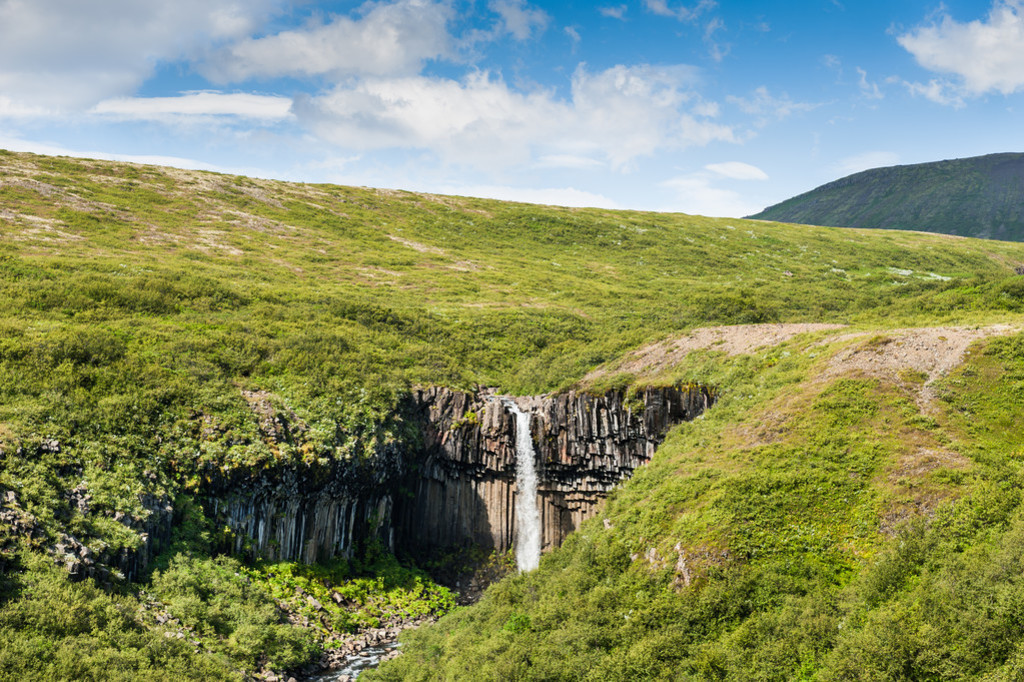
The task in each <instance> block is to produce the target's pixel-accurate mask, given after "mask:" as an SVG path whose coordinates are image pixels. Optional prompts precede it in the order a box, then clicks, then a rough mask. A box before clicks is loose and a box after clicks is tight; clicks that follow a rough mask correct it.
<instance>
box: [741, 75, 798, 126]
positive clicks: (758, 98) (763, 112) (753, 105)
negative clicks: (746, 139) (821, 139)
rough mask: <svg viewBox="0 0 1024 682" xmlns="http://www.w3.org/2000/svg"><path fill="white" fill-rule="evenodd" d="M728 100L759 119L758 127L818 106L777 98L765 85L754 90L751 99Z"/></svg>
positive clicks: (786, 97)
mask: <svg viewBox="0 0 1024 682" xmlns="http://www.w3.org/2000/svg"><path fill="white" fill-rule="evenodd" d="M726 99H727V100H728V101H729V102H731V103H732V104H735V105H736V106H738V107H739V108H740V111H742V112H743V113H745V114H750V115H751V116H755V117H757V120H756V125H758V126H759V127H763V126H765V125H767V124H768V122H769V121H770V120H771V119H773V118H774V119H779V120H781V119H784V118H788V117H790V116H792V115H793V114H795V113H798V112H804V111H811V110H812V109H815V108H817V106H818V105H817V104H811V103H808V102H794V101H793V100H791V99H790V98H789V96H788V95H786V94H783V95H782V96H780V97H776V96H775V95H772V94H771V93H770V92H769V91H768V88H766V87H764V86H763V85H762V86H761V87H759V88H757V89H756V90H754V93H753V95H752V96H751V97H736V96H732V95H730V96H729V97H726Z"/></svg>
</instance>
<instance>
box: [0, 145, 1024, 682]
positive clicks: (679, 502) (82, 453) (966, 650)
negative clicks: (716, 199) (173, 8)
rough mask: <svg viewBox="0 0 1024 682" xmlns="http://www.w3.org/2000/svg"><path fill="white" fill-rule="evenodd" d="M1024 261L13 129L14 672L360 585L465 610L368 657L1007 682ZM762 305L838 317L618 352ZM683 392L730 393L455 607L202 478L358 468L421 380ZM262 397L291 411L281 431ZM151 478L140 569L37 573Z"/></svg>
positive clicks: (4, 582) (178, 662) (200, 668)
mask: <svg viewBox="0 0 1024 682" xmlns="http://www.w3.org/2000/svg"><path fill="white" fill-rule="evenodd" d="M1021 264H1024V244H1015V243H1004V242H995V241H981V240H971V239H964V238H956V237H948V236H943V235H931V234H923V233H911V232H897V231H871V230H852V229H835V228H831V229H830V228H820V227H808V226H800V225H787V224H781V223H771V222H763V221H750V220H739V219H716V218H704V217H699V216H689V215H682V214H657V213H642V212H626V211H610V210H603V209H602V210H599V209H568V208H558V207H548V206H534V205H526V204H514V203H506V202H499V201H493V200H483V199H471V198H459V197H442V196H432V195H425V194H415V193H409V192H402V191H393V190H375V189H367V188H353V187H340V186H331V185H306V184H295V183H284V182H276V181H269V180H260V179H252V178H245V177H238V176H227V175H218V174H213V173H205V172H196V171H181V170H173V169H168V168H158V167H147V166H137V165H129V164H122V163H114V162H100V161H86V160H74V159H66V158H50V157H42V156H34V155H29V154H15V153H10V152H0V502H2V503H3V510H2V511H3V512H4V513H5V514H7V517H5V518H8V517H9V518H14V516H15V515H16V516H17V517H18V518H19V519H21V521H22V522H23V523H22V525H21V526H20V528H21V530H19V529H18V528H19V526H17V524H15V525H11V524H7V525H4V526H0V642H2V643H3V646H0V679H12V680H13V679H19V680H20V679H68V680H71V679H75V680H78V679H104V680H113V679H145V680H159V679H175V678H180V677H181V676H183V675H189V676H192V677H193V678H196V679H244V678H246V677H247V676H251V675H252V674H254V673H256V672H258V671H260V670H262V669H269V668H272V669H274V670H275V671H282V670H297V669H298V668H300V667H302V665H304V664H305V663H307V662H309V661H312V660H315V659H316V658H317V656H318V655H319V652H320V650H321V649H322V647H323V646H325V645H329V642H328V640H327V639H325V636H324V633H323V632H318V631H317V630H316V628H295V627H293V626H292V625H290V624H288V622H287V619H286V618H285V616H284V612H283V611H282V609H281V608H280V606H279V603H281V602H282V600H285V599H286V597H287V595H288V594H289V593H294V591H295V589H296V588H298V587H301V588H302V589H303V590H304V591H305V592H308V593H310V594H314V595H318V596H319V597H320V601H324V600H325V598H324V596H325V595H326V594H327V592H324V590H328V589H336V590H338V591H340V592H343V593H344V594H345V595H346V599H347V600H348V601H350V602H351V604H352V606H351V608H349V609H348V610H341V609H332V610H331V611H330V613H329V618H330V620H331V623H330V624H329V625H330V626H331V627H332V628H334V629H335V630H336V631H346V630H354V629H355V628H357V627H365V626H368V625H371V626H372V625H373V624H374V623H379V622H381V621H382V620H384V619H386V618H387V617H388V616H389V614H392V613H398V612H405V613H414V614H423V615H427V614H435V615H440V614H442V613H448V615H447V616H445V617H444V618H442V619H441V620H440V621H439V623H437V624H436V625H434V626H429V627H424V628H421V629H419V630H417V631H415V632H411V633H409V634H408V635H407V636H406V639H405V644H404V645H403V651H404V652H405V653H403V655H402V656H400V657H399V658H398V659H396V660H395V661H393V662H391V663H389V664H386V665H385V666H383V667H382V668H380V669H379V670H377V671H375V672H373V673H367V675H366V679H368V680H371V679H373V680H398V679H424V680H426V679H445V680H613V679H622V680H627V679H652V680H653V679H664V680H691V679H692V680H704V679H722V680H725V679H729V680H751V679H764V680H768V679H773V680H774V679H779V680H792V679H805V680H861V679H864V680H867V679H871V680H904V679H905V680H911V679H913V680H918V679H922V680H923V679H928V680H940V679H941V680H945V679H950V680H953V679H985V680H1004V679H1005V680H1011V679H1019V676H1020V675H1021V674H1024V635H1022V633H1024V585H1022V584H1021V576H1022V575H1024V570H1022V569H1024V514H1022V512H1024V508H1022V507H1021V504H1022V502H1024V500H1022V496H1021V484H1022V483H1024V478H1022V471H1021V462H1022V460H1024V437H1022V436H1024V433H1022V429H1021V427H1020V426H1019V424H1020V415H1021V410H1022V407H1021V406H1022V405H1024V333H1022V330H1024V276H1020V275H1017V274H1015V268H1016V267H1018V266H1020V265H1021ZM781 323H786V324H788V323H828V324H832V325H842V327H836V328H832V329H829V330H818V331H809V332H807V333H801V334H797V335H795V336H792V337H790V338H787V339H785V340H783V341H781V342H779V343H774V344H771V345H767V346H761V347H752V348H746V349H743V350H741V351H740V352H727V351H726V350H725V349H723V348H719V347H716V346H715V345H710V346H707V347H703V348H699V349H695V350H693V351H691V352H689V353H687V354H680V355H678V356H672V357H671V358H670V361H666V362H660V363H653V364H649V365H647V366H638V363H635V362H630V360H631V358H635V355H631V352H633V351H636V350H637V349H642V348H645V347H650V345H651V344H656V343H658V342H671V341H672V340H673V339H676V338H682V337H685V336H686V335H687V334H688V333H690V332H691V331H693V330H695V329H697V328H702V327H709V326H718V325H755V324H756V325H768V324H781ZM921 329H930V330H932V331H930V332H928V333H927V334H924V333H923V332H919V331H914V330H921ZM958 341H963V345H964V347H965V348H966V349H967V350H966V352H965V353H964V354H963V355H962V356H961V355H960V353H959V351H956V352H954V351H955V349H956V348H957V347H958V346H957V345H956V344H957V342H958ZM914 343H918V344H925V345H927V344H928V343H930V344H932V346H930V347H931V348H932V349H933V351H934V352H933V353H932V354H933V355H936V354H938V353H940V351H943V352H945V353H946V355H948V356H949V358H951V360H950V364H949V366H948V367H946V366H941V367H940V366H935V367H933V366H932V365H927V363H926V366H923V368H922V365H921V364H920V361H917V360H915V358H918V359H919V358H920V357H924V358H926V359H927V358H928V357H931V356H929V351H928V350H927V349H925V350H920V349H919V350H918V351H914V352H916V353H917V355H913V353H911V351H912V350H913V349H912V348H911V346H912V345H913V344H914ZM922 348H923V346H922ZM951 348H952V349H953V350H950V349H951ZM911 355H913V357H911ZM904 356H906V357H904ZM915 363H916V364H915ZM598 368H601V371H600V372H594V370H595V369H598ZM689 381H696V382H701V383H704V384H710V385H713V386H715V387H716V388H717V389H718V391H719V394H720V400H719V402H718V404H716V405H715V406H714V407H713V408H712V409H711V410H709V411H708V412H707V413H706V414H705V415H704V417H703V418H701V419H699V420H697V421H694V422H691V423H687V424H683V425H681V426H679V427H676V428H675V429H674V430H673V431H672V432H671V433H670V434H669V436H668V439H667V440H666V442H665V443H664V444H663V445H662V446H661V448H660V449H659V450H658V453H657V455H656V456H655V457H654V459H653V460H652V461H651V463H650V464H649V465H647V466H646V467H644V468H642V469H640V470H638V472H637V474H636V475H635V476H634V478H633V479H632V480H630V481H629V482H627V483H626V484H624V485H623V486H621V487H620V488H619V489H618V490H617V491H615V493H614V494H613V495H612V497H611V498H610V499H609V500H608V502H607V504H606V506H605V508H604V510H603V512H602V515H601V517H600V518H598V519H594V520H593V521H592V522H590V523H588V524H587V525H585V526H584V527H583V529H582V530H581V531H579V532H577V533H576V534H574V535H573V536H571V537H570V539H569V540H568V542H567V543H566V545H565V546H563V547H562V548H560V549H559V550H556V551H554V552H551V553H550V554H548V555H546V556H545V557H544V558H543V560H542V563H541V567H540V569H538V570H537V571H536V572H533V573H530V574H525V575H515V576H510V577H508V578H506V579H504V580H502V581H500V582H498V583H496V584H494V585H493V586H491V587H490V588H489V589H488V591H487V592H486V593H485V595H484V597H483V599H482V600H481V601H480V602H479V603H478V604H476V605H474V606H471V607H459V608H453V606H454V601H453V598H452V595H451V593H449V592H448V591H447V590H446V589H445V588H443V587H440V586H438V585H437V584H435V583H434V582H433V581H432V580H431V579H430V577H429V576H428V575H427V573H425V572H424V571H423V570H422V569H423V567H417V566H415V565H413V564H411V563H409V562H407V561H406V560H405V559H404V558H396V557H392V556H390V555H387V554H386V553H383V552H381V551H380V548H379V547H372V546H371V547H366V548H365V551H364V552H362V553H361V554H360V555H359V556H357V557H353V558H352V559H351V560H347V561H346V560H338V561H336V562H334V563H332V564H330V565H323V566H314V567H305V566H300V565H294V564H268V563H266V562H252V563H247V562H246V561H244V560H243V559H242V558H239V557H230V556H224V555H220V554H218V552H217V548H218V547H220V546H222V545H223V542H222V541H223V539H224V534H225V532H226V531H225V529H223V528H218V527H217V526H216V524H214V523H212V521H211V519H210V518H208V517H207V516H206V514H205V512H204V511H203V509H202V507H201V506H200V505H199V504H198V503H197V502H196V499H197V497H196V496H197V493H199V492H200V491H202V490H203V489H204V487H205V486H210V485H214V484H216V483H217V481H220V480H224V479H225V478H230V477H232V476H245V475H249V474H253V475H256V474H258V472H261V471H265V470H274V469H278V468H287V467H297V468H306V469H309V470H326V469H327V468H329V467H330V466H332V465H333V464H334V463H336V462H338V461H351V462H352V463H353V466H358V465H359V464H360V463H364V462H368V461H369V460H370V459H371V455H372V454H373V452H374V451H375V449H376V448H377V447H378V445H379V444H381V443H386V442H391V441H395V440H400V439H402V438H404V437H407V436H409V434H407V433H406V431H407V430H408V429H409V428H410V427H409V426H408V425H406V424H403V423H402V422H401V421H400V420H398V419H396V418H395V416H394V415H395V408H396V406H397V404H398V401H399V400H400V399H401V397H402V396H403V395H404V394H405V393H406V392H408V391H409V390H410V389H411V388H412V387H415V386H425V385H444V386H448V387H452V388H459V389H473V388H475V387H477V386H488V387H495V388H497V389H498V390H500V391H501V392H505V393H515V394H534V393H541V392H550V391H558V390H564V389H568V388H583V389H588V390H593V391H599V390H604V389H606V388H609V387H612V386H616V387H627V386H632V387H637V386H642V385H649V384H674V383H679V382H689ZM253 395H258V396H260V401H261V403H260V409H270V410H272V411H273V413H274V414H277V415H287V416H288V418H289V419H290V420H291V422H292V423H296V424H302V425H303V427H302V429H301V430H297V431H296V432H295V437H293V438H288V439H285V440H283V441H282V440H274V439H269V438H267V437H266V434H265V432H264V430H263V427H262V426H261V415H260V414H259V410H257V409H256V408H255V407H254V404H253V401H252V399H251V396H253ZM247 396H249V397H247ZM268 406H269V407H268ZM79 486H85V488H84V489H87V490H88V492H89V494H90V495H91V498H90V499H89V501H88V503H87V504H78V503H76V501H75V499H74V498H73V496H69V491H73V490H75V489H76V488H78V487H79ZM145 496H157V497H160V498H166V499H168V500H173V501H174V508H175V510H176V514H177V518H176V523H175V532H174V537H173V538H172V540H171V541H170V542H169V543H168V544H167V546H165V547H162V548H161V551H160V554H159V555H158V556H157V557H156V558H155V559H154V560H153V561H152V562H151V564H150V565H149V566H148V567H147V569H146V570H145V571H143V572H142V573H141V574H140V575H138V576H135V577H134V579H133V580H128V579H126V577H124V576H118V575H111V576H109V579H107V580H92V579H86V580H83V581H78V582H74V581H72V580H71V579H70V578H69V576H68V575H67V572H66V571H65V570H64V569H63V568H62V567H60V566H57V565H55V563H54V561H53V558H52V555H51V554H50V552H49V548H52V547H53V546H54V545H55V543H57V542H58V541H60V539H61V537H62V536H63V535H73V536H74V537H75V538H76V539H77V540H78V541H80V542H81V543H82V544H84V545H85V546H86V547H88V549H89V551H90V552H91V553H92V555H94V556H96V557H100V558H102V557H112V556H116V555H117V554H118V553H119V552H122V551H131V550H132V549H134V548H137V547H140V546H141V545H142V542H143V539H142V537H141V535H140V532H141V531H140V530H139V529H138V528H134V527H130V526H126V525H125V524H122V523H119V522H118V521H117V520H115V519H116V518H119V517H118V515H128V516H136V517H141V516H144V515H145V509H144V507H143V505H142V502H141V501H140V500H141V499H142V498H143V497H145ZM12 500H13V501H12ZM25 528H31V532H28V531H25V530H24V529H25ZM399 559H401V561H400V560H399ZM154 605H156V606H154ZM300 606H301V605H295V608H299V607H300ZM154 609H155V610H156V611H159V612H160V613H166V614H167V615H168V616H169V617H170V618H171V619H172V620H173V621H174V622H173V624H171V625H169V624H168V623H167V622H159V621H158V620H154V618H153V613H154ZM325 627H326V626H325ZM179 632H184V633H187V634H185V635H184V636H183V637H182V638H178V637H177V634H176V633H179Z"/></svg>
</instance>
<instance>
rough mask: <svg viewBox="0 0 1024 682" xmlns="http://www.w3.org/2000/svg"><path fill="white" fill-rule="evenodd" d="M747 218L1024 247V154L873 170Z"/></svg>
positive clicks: (991, 155)
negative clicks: (974, 239) (948, 236)
mask: <svg viewBox="0 0 1024 682" xmlns="http://www.w3.org/2000/svg"><path fill="white" fill-rule="evenodd" d="M749 217H750V218H755V219H760V220H776V221H779V222H787V223H802V224H806V225H832V226H837V227H871V228H881V229H890V230H922V231H925V232H940V233H943V234H955V235H962V236H965V237H980V238H983V239H1002V240H1007V241H1024V154H1018V153H1005V154H989V155H987V156H976V157H972V158H968V159H954V160H951V161H936V162H932V163H919V164H914V165H908V166H891V167H888V168H875V169H872V170H867V171H863V172H861V173H856V174H854V175H850V176H847V177H845V178H842V179H840V180H836V181H835V182H830V183H828V184H827V185H822V186H821V187H818V188H817V189H813V190H811V191H810V192H806V193H804V194H801V195H799V196H795V197H793V198H792V199H787V200H786V201H783V202H782V203H780V204H776V205H775V206H770V207H768V208H766V209H765V210H763V211H761V212H760V213H758V214H756V215H752V216H749Z"/></svg>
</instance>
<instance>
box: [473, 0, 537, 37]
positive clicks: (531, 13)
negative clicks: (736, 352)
mask: <svg viewBox="0 0 1024 682" xmlns="http://www.w3.org/2000/svg"><path fill="white" fill-rule="evenodd" d="M488 7H490V8H491V11H492V12H495V13H496V14H498V16H500V17H501V21H502V25H503V27H504V30H505V31H506V32H508V33H510V34H511V35H512V37H514V38H515V39H516V40H526V39H527V38H529V37H530V36H531V35H532V34H533V32H534V30H536V31H537V32H541V31H543V30H544V28H545V27H546V26H547V24H548V15H547V13H546V12H545V11H544V10H542V9H537V8H536V7H530V6H529V5H528V4H527V3H526V2H525V1H524V0H492V2H491V3H490V4H489V5H488Z"/></svg>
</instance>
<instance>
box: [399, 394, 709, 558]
mask: <svg viewBox="0 0 1024 682" xmlns="http://www.w3.org/2000/svg"><path fill="white" fill-rule="evenodd" d="M714 399H715V395H714V393H713V392H712V391H711V390H709V389H708V388H707V387H703V386H697V385H692V386H684V387H670V388H653V389H646V390H645V391H643V392H641V393H640V394H638V395H636V396H634V397H633V398H632V399H630V400H628V401H627V400H626V398H625V395H624V393H623V392H621V391H610V392H608V393H605V394H603V395H596V396H595V395H589V394H586V393H575V392H569V393H564V394H560V395H554V396H538V397H521V398H516V399H515V400H516V403H517V404H518V405H519V407H520V408H521V409H523V410H526V411H529V412H530V413H531V424H530V430H531V432H532V436H533V443H534V450H535V452H536V454H537V459H538V462H537V464H538V475H539V478H540V484H539V486H538V500H537V503H538V505H539V507H540V512H541V523H542V526H543V538H542V544H543V548H544V549H545V550H546V549H550V548H551V547H555V546H558V545H560V544H561V543H562V541H563V540H564V539H565V536H566V535H568V534H569V533H570V532H572V531H573V530H575V529H576V528H578V527H579V525H580V524H581V523H582V522H583V521H585V520H586V519H588V518H590V517H591V516H593V515H594V514H595V513H596V512H597V505H598V503H599V502H600V501H601V500H603V499H604V497H605V496H607V494H608V491H609V490H611V488H612V487H614V486H615V485H616V484H618V483H619V482H620V481H622V480H623V479H626V478H629V477H630V476H631V475H632V473H633V471H634V470H635V469H636V468H637V467H638V466H640V465H642V464H644V463H646V462H647V461H649V460H650V458H651V457H652V456H653V454H654V450H655V449H656V448H657V446H658V445H659V444H660V443H661V441H662V440H663V438H664V436H665V433H666V432H667V431H668V429H669V428H670V427H671V426H673V425H675V424H678V423H680V422H682V421H687V420H690V419H693V418H695V417H697V416H698V415H700V414H701V413H702V412H704V410H705V409H707V408H708V407H710V405H711V404H712V403H713V402H714ZM414 404H415V406H416V409H417V410H418V418H419V420H420V422H421V423H422V424H423V425H424V426H423V430H424V440H425V442H424V444H423V452H422V453H421V455H420V458H419V461H418V463H417V465H416V466H414V467H412V468H410V471H409V473H408V474H407V475H406V477H405V483H404V486H403V488H404V494H403V495H402V496H399V497H397V498H396V501H395V517H394V521H395V538H396V544H397V546H398V547H400V548H402V549H404V550H407V551H411V552H413V553H424V552H431V551H434V550H437V549H440V548H445V547H452V546H467V545H479V546H482V547H485V548H488V549H497V550H499V551H504V550H506V549H509V548H510V547H511V546H512V542H513V539H514V537H515V507H516V484H515V419H514V417H513V416H512V414H511V413H510V412H509V411H508V410H507V409H506V408H505V407H504V406H503V405H502V404H501V401H500V400H498V399H497V398H496V397H495V396H493V395H490V394H488V393H486V392H482V393H479V394H477V395H472V394H468V393H463V392H456V391H449V390H447V389H443V388H429V389H424V390H421V391H418V392H417V393H416V394H415V395H414Z"/></svg>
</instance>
